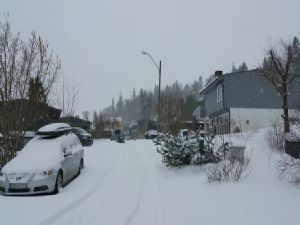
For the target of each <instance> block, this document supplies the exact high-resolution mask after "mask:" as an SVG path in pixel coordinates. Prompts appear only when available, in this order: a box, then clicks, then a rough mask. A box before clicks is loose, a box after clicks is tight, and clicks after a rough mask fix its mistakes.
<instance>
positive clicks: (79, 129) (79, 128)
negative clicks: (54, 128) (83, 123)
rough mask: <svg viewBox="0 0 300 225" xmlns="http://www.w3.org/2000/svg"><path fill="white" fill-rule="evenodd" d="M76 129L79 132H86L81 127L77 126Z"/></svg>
mask: <svg viewBox="0 0 300 225" xmlns="http://www.w3.org/2000/svg"><path fill="white" fill-rule="evenodd" d="M76 130H77V131H78V132H79V133H80V134H87V132H86V131H85V130H84V129H82V128H81V127H77V128H76Z"/></svg>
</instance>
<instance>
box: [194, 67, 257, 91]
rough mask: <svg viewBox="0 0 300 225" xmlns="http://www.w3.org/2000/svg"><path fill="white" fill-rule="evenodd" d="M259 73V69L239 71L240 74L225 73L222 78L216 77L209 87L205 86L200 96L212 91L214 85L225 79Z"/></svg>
mask: <svg viewBox="0 0 300 225" xmlns="http://www.w3.org/2000/svg"><path fill="white" fill-rule="evenodd" d="M254 72H258V69H252V70H246V71H238V72H233V73H225V74H223V75H221V76H218V77H216V78H215V79H214V80H212V81H211V82H210V83H209V84H208V85H207V86H205V87H204V88H203V89H201V90H200V91H199V93H200V95H201V94H203V93H205V92H206V91H209V90H211V88H212V87H213V85H214V84H217V83H219V82H220V81H222V80H223V79H226V77H228V76H237V75H242V74H244V73H254Z"/></svg>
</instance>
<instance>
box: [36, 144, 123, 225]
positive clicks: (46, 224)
mask: <svg viewBox="0 0 300 225" xmlns="http://www.w3.org/2000/svg"><path fill="white" fill-rule="evenodd" d="M120 155H121V151H120V150H119V151H118V154H117V157H116V159H115V160H114V161H113V163H112V164H111V165H110V166H109V167H108V168H107V169H106V170H105V171H104V173H103V174H102V175H101V176H100V177H99V179H98V180H97V182H96V183H94V185H93V186H92V187H91V188H90V189H89V191H88V192H87V193H86V194H84V195H82V196H81V197H79V198H77V199H76V200H74V201H72V202H70V203H68V204H67V205H65V206H64V207H62V208H60V209H59V211H58V212H56V213H54V214H53V215H51V216H50V217H48V218H46V219H45V220H43V221H42V222H41V223H39V225H49V224H54V223H55V222H56V221H58V220H60V219H61V218H62V217H64V216H65V215H67V214H68V212H70V211H72V210H74V209H75V208H77V207H79V206H80V205H82V204H83V203H84V202H85V201H86V200H87V199H89V198H90V197H91V196H93V195H94V194H95V193H97V191H95V189H99V187H101V186H102V185H103V181H104V180H105V179H106V178H107V177H108V175H109V174H111V173H112V172H113V171H114V170H115V168H116V166H117V164H118V163H117V162H118V161H119V160H120ZM100 183H102V185H100Z"/></svg>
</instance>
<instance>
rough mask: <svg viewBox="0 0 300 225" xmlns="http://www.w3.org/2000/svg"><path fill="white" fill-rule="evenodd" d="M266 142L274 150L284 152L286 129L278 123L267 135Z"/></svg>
mask: <svg viewBox="0 0 300 225" xmlns="http://www.w3.org/2000/svg"><path fill="white" fill-rule="evenodd" d="M266 140H267V143H268V145H269V147H270V148H271V149H272V150H275V151H278V152H284V129H283V127H282V125H280V124H279V123H278V122H277V123H274V124H273V126H272V128H271V129H270V130H269V131H268V132H267V134H266Z"/></svg>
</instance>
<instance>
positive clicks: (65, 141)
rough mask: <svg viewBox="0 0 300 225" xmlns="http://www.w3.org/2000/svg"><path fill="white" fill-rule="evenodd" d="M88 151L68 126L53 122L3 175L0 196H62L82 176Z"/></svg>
mask: <svg viewBox="0 0 300 225" xmlns="http://www.w3.org/2000/svg"><path fill="white" fill-rule="evenodd" d="M83 162H84V152H83V148H82V145H81V142H80V140H79V139H78V137H77V136H76V135H75V134H74V133H72V129H71V127H70V126H69V125H68V124H66V123H53V124H49V125H47V126H44V127H42V128H41V129H39V130H38V132H37V135H36V136H35V137H34V138H33V139H32V140H31V141H29V142H28V143H27V145H26V146H25V147H24V148H23V149H22V150H21V151H20V152H19V153H18V154H17V156H16V157H15V158H14V159H12V160H11V161H10V162H8V163H7V164H6V165H5V166H4V167H3V169H2V170H1V172H0V193H2V194H4V195H27V194H40V193H58V192H59V191H60V190H61V188H62V187H63V186H64V185H65V184H66V183H68V182H69V181H70V180H71V179H73V178H74V177H75V176H76V175H78V174H80V171H81V169H82V168H83Z"/></svg>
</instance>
